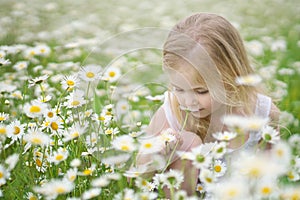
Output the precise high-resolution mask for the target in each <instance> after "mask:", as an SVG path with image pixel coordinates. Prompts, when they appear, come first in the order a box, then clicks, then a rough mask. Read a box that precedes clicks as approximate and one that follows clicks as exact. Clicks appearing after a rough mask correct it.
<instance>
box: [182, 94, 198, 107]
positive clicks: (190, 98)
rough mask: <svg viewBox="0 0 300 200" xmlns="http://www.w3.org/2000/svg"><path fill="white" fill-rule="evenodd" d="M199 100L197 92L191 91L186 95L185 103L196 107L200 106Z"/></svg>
mask: <svg viewBox="0 0 300 200" xmlns="http://www.w3.org/2000/svg"><path fill="white" fill-rule="evenodd" d="M198 104H199V101H198V98H197V95H196V94H195V93H189V94H187V95H186V97H185V105H186V106H187V107H195V106H198Z"/></svg>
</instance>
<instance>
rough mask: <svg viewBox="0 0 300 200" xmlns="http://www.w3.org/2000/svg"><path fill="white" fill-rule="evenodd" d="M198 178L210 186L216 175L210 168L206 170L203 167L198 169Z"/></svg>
mask: <svg viewBox="0 0 300 200" xmlns="http://www.w3.org/2000/svg"><path fill="white" fill-rule="evenodd" d="M199 180H200V182H202V183H203V184H204V185H205V186H212V185H213V183H215V182H216V176H215V175H214V173H213V172H212V171H211V170H208V169H207V168H203V169H201V170H200V173H199Z"/></svg>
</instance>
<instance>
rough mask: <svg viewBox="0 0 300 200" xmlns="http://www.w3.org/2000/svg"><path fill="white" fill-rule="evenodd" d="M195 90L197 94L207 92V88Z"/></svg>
mask: <svg viewBox="0 0 300 200" xmlns="http://www.w3.org/2000/svg"><path fill="white" fill-rule="evenodd" d="M196 92H197V94H206V93H208V90H197V91H196Z"/></svg>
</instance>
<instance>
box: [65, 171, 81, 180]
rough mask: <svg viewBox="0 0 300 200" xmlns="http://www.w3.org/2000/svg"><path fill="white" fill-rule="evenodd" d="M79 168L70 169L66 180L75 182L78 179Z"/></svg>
mask: <svg viewBox="0 0 300 200" xmlns="http://www.w3.org/2000/svg"><path fill="white" fill-rule="evenodd" d="M77 171H78V169H77V168H71V169H68V171H67V172H66V174H65V176H64V178H65V179H67V180H68V181H70V182H74V181H75V179H76V177H77Z"/></svg>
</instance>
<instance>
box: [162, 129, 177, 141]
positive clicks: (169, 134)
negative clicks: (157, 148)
mask: <svg viewBox="0 0 300 200" xmlns="http://www.w3.org/2000/svg"><path fill="white" fill-rule="evenodd" d="M175 134H176V133H175V130H173V129H171V128H168V129H165V130H163V131H162V132H161V133H160V135H159V137H160V138H161V139H162V141H163V142H165V143H169V142H173V141H175V140H176V137H175Z"/></svg>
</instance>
